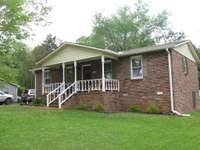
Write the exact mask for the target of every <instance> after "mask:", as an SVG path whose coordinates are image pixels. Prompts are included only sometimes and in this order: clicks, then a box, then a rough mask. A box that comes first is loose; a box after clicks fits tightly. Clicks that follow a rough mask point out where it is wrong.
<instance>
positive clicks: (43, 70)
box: [42, 67, 45, 95]
mask: <svg viewBox="0 0 200 150" xmlns="http://www.w3.org/2000/svg"><path fill="white" fill-rule="evenodd" d="M44 72H45V68H44V67H42V95H43V94H44Z"/></svg>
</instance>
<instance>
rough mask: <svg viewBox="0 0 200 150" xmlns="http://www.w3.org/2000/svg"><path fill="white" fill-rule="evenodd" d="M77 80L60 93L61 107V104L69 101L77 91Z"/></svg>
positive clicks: (59, 101) (59, 102)
mask: <svg viewBox="0 0 200 150" xmlns="http://www.w3.org/2000/svg"><path fill="white" fill-rule="evenodd" d="M75 87H76V82H74V83H72V84H71V85H70V86H68V87H67V88H66V89H65V90H63V91H62V92H61V93H60V94H59V95H58V104H59V108H61V105H62V104H63V103H64V102H65V101H67V100H68V99H69V98H70V97H71V96H72V95H73V94H74V93H76V89H75Z"/></svg>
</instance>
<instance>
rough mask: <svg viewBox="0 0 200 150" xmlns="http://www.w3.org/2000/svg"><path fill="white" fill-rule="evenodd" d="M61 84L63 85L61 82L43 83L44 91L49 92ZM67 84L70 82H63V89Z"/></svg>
mask: <svg viewBox="0 0 200 150" xmlns="http://www.w3.org/2000/svg"><path fill="white" fill-rule="evenodd" d="M61 85H63V83H62V82H57V83H49V84H45V85H44V93H45V94H48V93H50V92H51V91H53V90H54V89H56V88H57V87H59V86H61ZM69 85H70V83H65V87H64V86H63V87H64V89H65V88H67V87H68V86H69Z"/></svg>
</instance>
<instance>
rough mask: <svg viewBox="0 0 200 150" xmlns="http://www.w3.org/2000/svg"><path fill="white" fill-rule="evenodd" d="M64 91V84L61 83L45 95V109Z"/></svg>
mask: <svg viewBox="0 0 200 150" xmlns="http://www.w3.org/2000/svg"><path fill="white" fill-rule="evenodd" d="M64 89H65V84H64V83H61V84H60V85H59V86H58V87H57V88H55V89H54V90H53V91H51V92H49V93H48V94H47V107H48V106H49V104H51V103H53V102H54V101H55V100H56V99H57V98H58V96H59V95H60V93H61V92H62V91H63V90H64Z"/></svg>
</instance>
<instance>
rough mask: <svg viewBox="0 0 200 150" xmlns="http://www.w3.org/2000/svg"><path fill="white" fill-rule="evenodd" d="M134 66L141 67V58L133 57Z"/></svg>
mask: <svg viewBox="0 0 200 150" xmlns="http://www.w3.org/2000/svg"><path fill="white" fill-rule="evenodd" d="M132 64H133V68H134V67H141V65H142V64H141V59H133V60H132Z"/></svg>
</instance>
